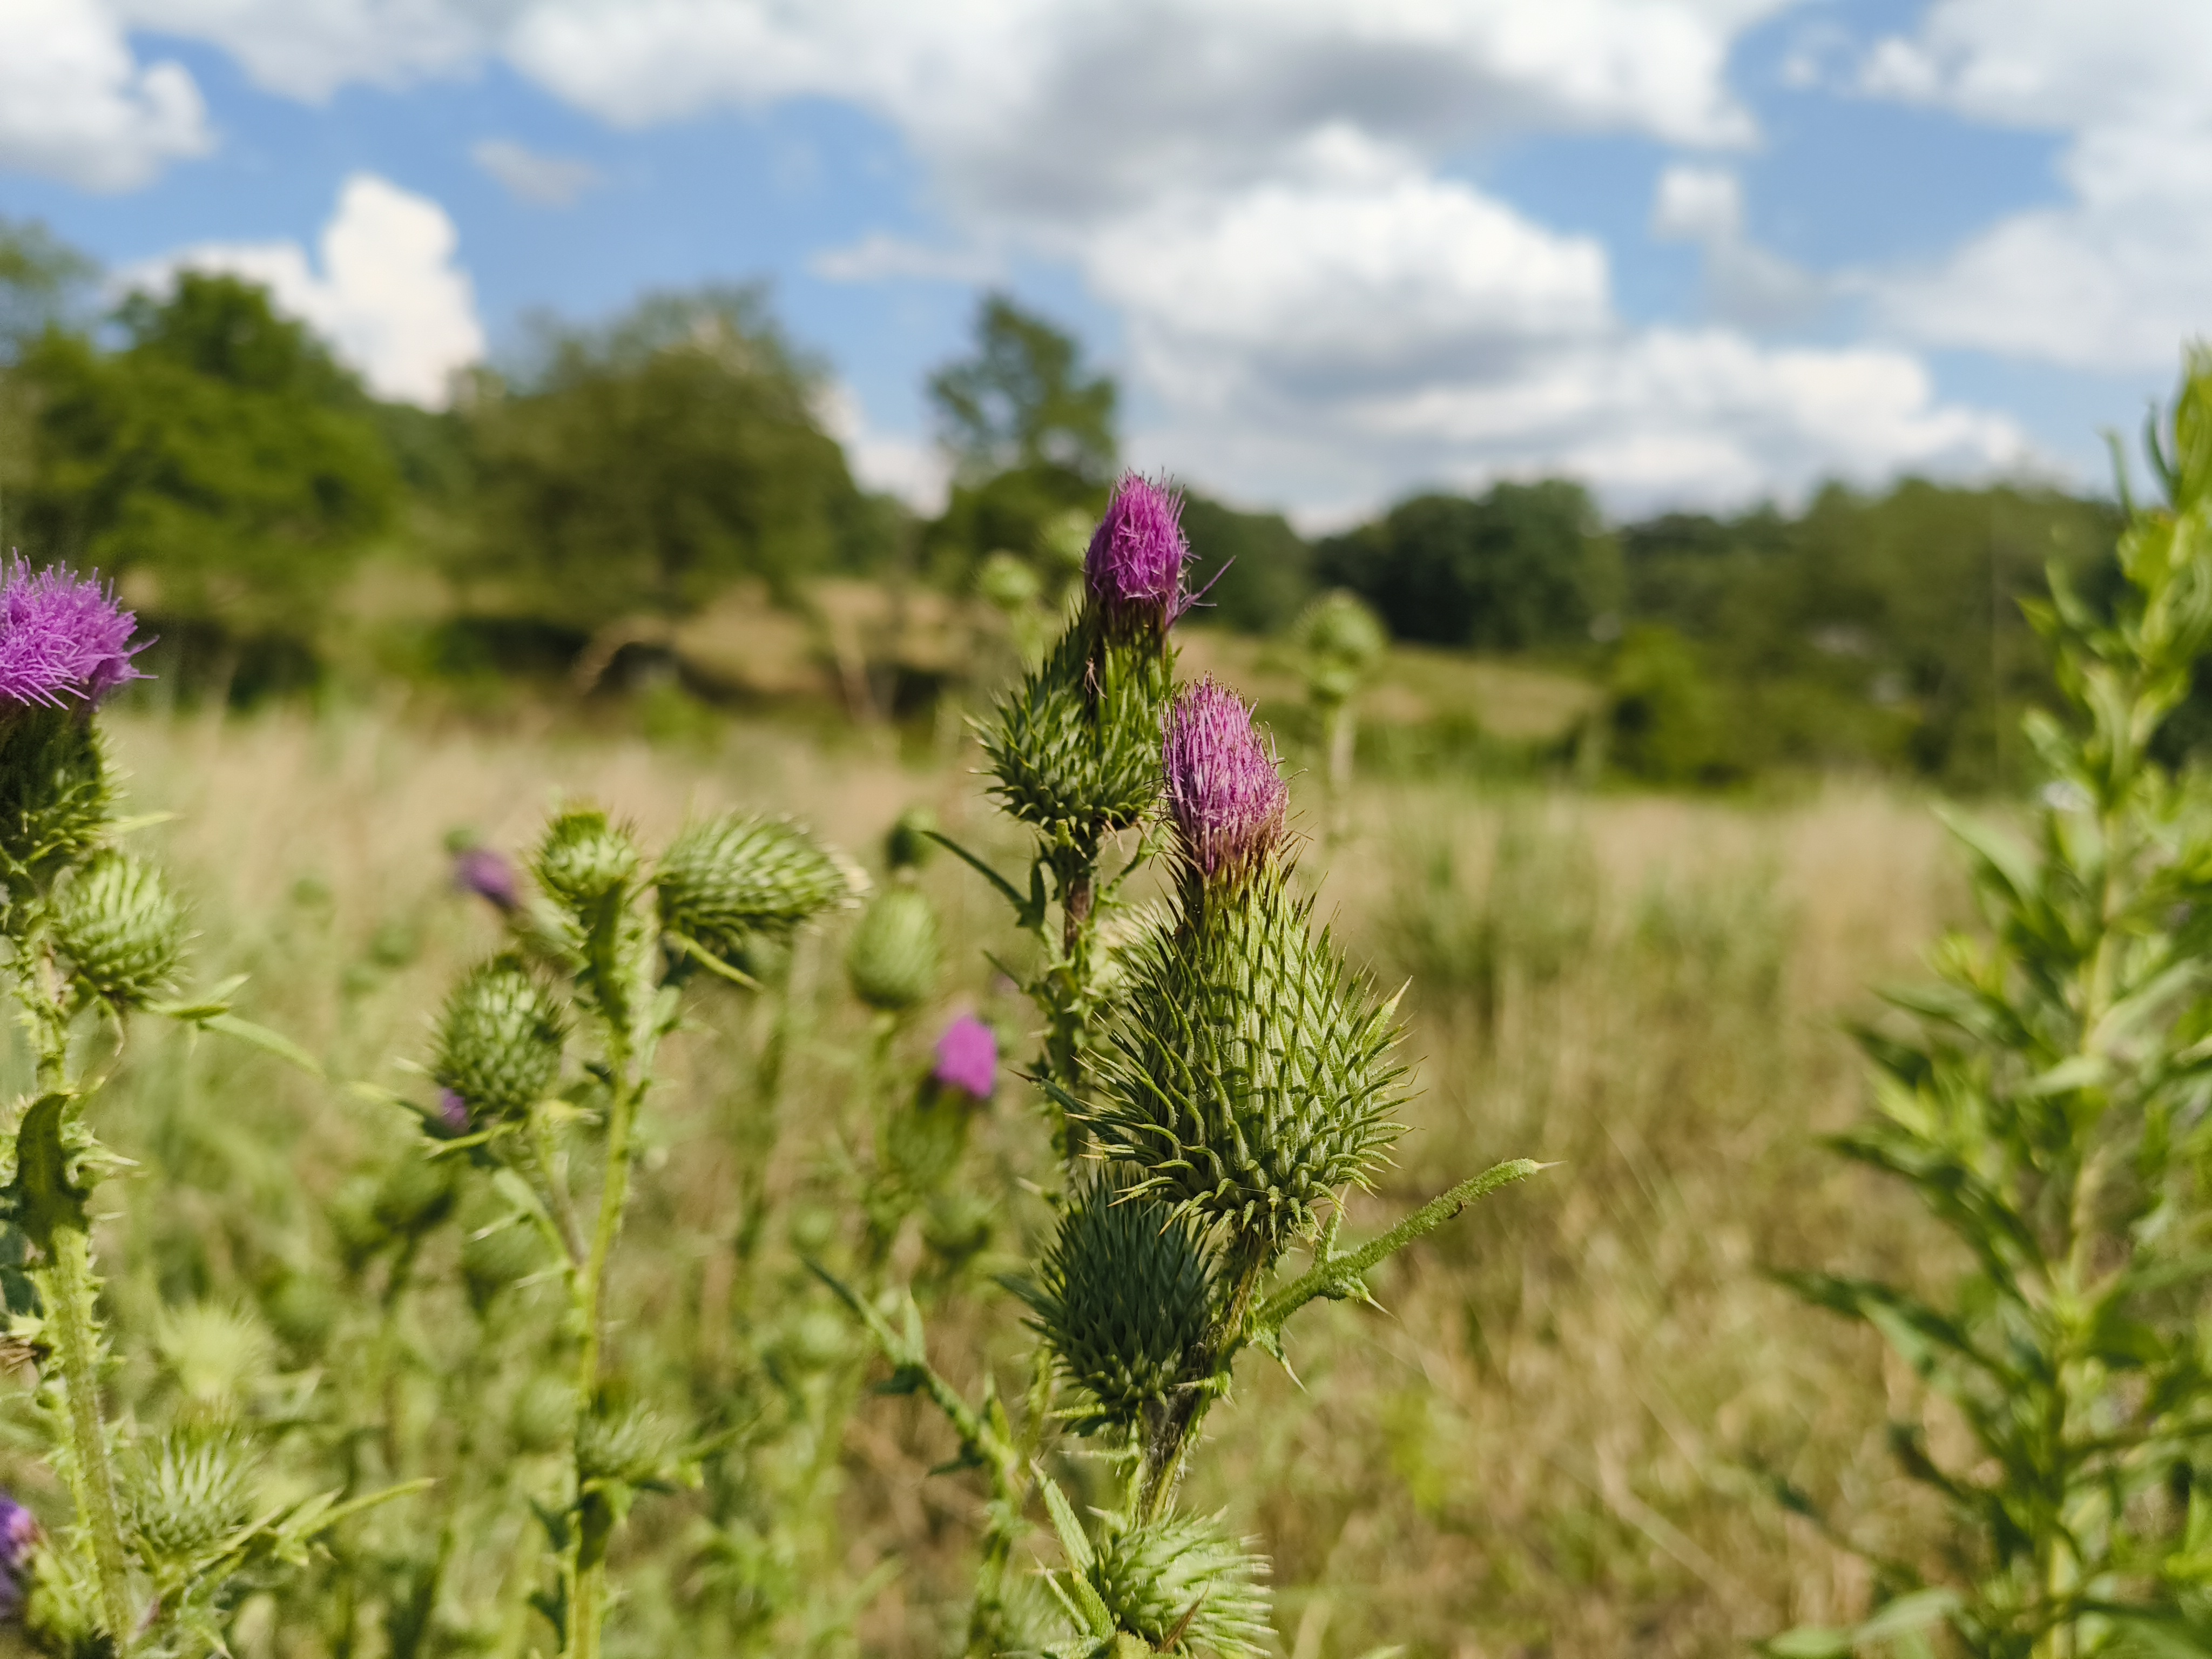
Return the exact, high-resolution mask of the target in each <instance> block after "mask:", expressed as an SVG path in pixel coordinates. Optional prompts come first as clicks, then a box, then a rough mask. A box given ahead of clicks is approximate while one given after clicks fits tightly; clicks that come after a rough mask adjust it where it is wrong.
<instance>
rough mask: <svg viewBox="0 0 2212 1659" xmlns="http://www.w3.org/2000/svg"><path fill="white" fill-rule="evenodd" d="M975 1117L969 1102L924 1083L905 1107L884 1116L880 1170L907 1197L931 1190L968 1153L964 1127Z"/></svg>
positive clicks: (929, 1083) (962, 1095)
mask: <svg viewBox="0 0 2212 1659" xmlns="http://www.w3.org/2000/svg"><path fill="white" fill-rule="evenodd" d="M974 1115H975V1101H974V1097H971V1096H969V1095H965V1094H963V1093H960V1092H959V1091H955V1090H951V1089H941V1088H939V1087H937V1086H935V1085H934V1084H933V1082H930V1081H927V1080H925V1081H924V1082H923V1084H922V1085H921V1088H920V1089H918V1090H917V1091H915V1097H914V1098H913V1099H912V1100H911V1101H910V1102H908V1103H907V1104H906V1105H904V1106H901V1107H896V1108H894V1109H892V1110H891V1111H890V1112H889V1113H887V1114H886V1115H885V1116H884V1130H883V1142H884V1152H883V1157H884V1165H885V1166H886V1167H887V1168H888V1169H890V1170H892V1171H893V1172H894V1173H895V1174H896V1176H898V1178H899V1181H900V1182H901V1184H902V1185H903V1186H904V1187H905V1188H906V1189H907V1190H908V1192H913V1193H927V1192H932V1191H933V1190H935V1189H936V1188H938V1187H939V1186H941V1185H943V1184H944V1182H945V1177H946V1176H950V1175H951V1173H952V1171H953V1170H955V1169H956V1168H957V1167H958V1165H959V1163H960V1154H961V1153H962V1152H965V1151H966V1150H967V1149H968V1121H969V1119H970V1118H971V1117H973V1116H974Z"/></svg>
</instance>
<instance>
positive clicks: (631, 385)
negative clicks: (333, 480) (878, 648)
mask: <svg viewBox="0 0 2212 1659" xmlns="http://www.w3.org/2000/svg"><path fill="white" fill-rule="evenodd" d="M545 332H546V337H545V339H544V343H543V349H542V356H543V362H542V364H541V365H540V367H538V369H537V370H536V371H535V372H534V373H533V374H529V375H527V376H526V377H525V378H523V379H522V380H520V382H519V383H518V384H517V385H515V386H512V387H506V386H501V385H500V384H498V383H496V382H493V381H488V382H486V383H485V384H484V385H483V386H482V387H481V388H480V389H479V391H478V392H477V398H476V401H475V402H474V403H473V404H472V405H471V409H470V411H469V413H470V421H471V429H472V440H473V448H474V462H475V472H476V477H477V537H476V538H475V543H474V545H473V546H472V547H471V550H469V552H468V554H467V556H466V558H465V561H464V562H462V563H460V564H459V565H458V566H457V567H456V568H455V569H454V571H453V574H454V576H455V577H456V579H457V580H459V581H461V582H462V583H463V584H464V585H465V586H467V587H468V588H470V589H471V591H475V592H478V593H479V597H478V601H477V602H478V603H479V605H483V606H486V607H489V608H490V609H493V610H495V611H504V612H507V613H513V614H520V615H527V616H533V617H541V618H544V619H547V620H550V621H556V622H561V623H569V624H573V625H575V626H579V627H581V628H584V629H587V630H588V629H595V628H598V627H599V626H602V625H604V624H605V623H609V622H611V621H614V620H617V619H619V618H622V617H627V616H630V615H633V614H635V613H637V612H640V611H645V612H661V613H669V614H680V613H683V612H685V611H690V610H693V609H695V608H696V607H697V606H698V605H701V604H702V603H703V602H704V601H705V600H706V599H708V598H710V597H712V596H713V595H714V594H715V593H716V592H720V591H721V590H722V589H723V588H725V587H726V586H729V585H730V584H731V583H732V582H733V581H736V580H739V579H741V578H747V577H750V578H755V579H757V580H763V581H765V582H767V583H768V584H769V586H771V587H772V588H774V589H775V590H776V591H778V592H785V593H787V592H791V591H792V588H793V584H794V583H795V582H796V581H797V580H799V578H801V577H802V576H807V575H812V574H819V573H822V572H825V571H833V570H854V569H861V568H867V567H869V566H870V565H871V564H872V563H874V562H878V561H879V560H880V559H881V558H882V557H883V556H884V554H885V551H886V550H885V549H884V546H883V545H882V536H883V532H884V523H883V520H882V518H881V515H880V513H878V512H877V510H876V509H874V508H872V507H870V506H869V505H868V504H867V503H866V501H864V499H863V498H862V496H861V495H860V492H859V491H858V490H857V489H855V488H854V484H853V481H852V477H851V476H850V474H849V473H848V471H847V469H846V465H845V459H844V455H843V453H842V451H841V450H840V449H839V448H838V447H837V444H836V440H834V439H832V438H831V437H829V435H827V434H826V433H825V432H824V431H823V429H822V426H821V422H820V421H819V419H818V418H817V414H816V408H817V401H818V398H819V395H820V384H821V383H820V375H819V373H818V371H817V369H816V368H814V367H813V366H812V365H811V364H810V363H808V362H806V361H805V360H804V359H803V358H801V357H800V356H798V355H797V354H796V353H795V352H794V351H793V349H792V348H791V347H790V346H789V344H788V343H786V341H785V340H784V338H783V337H782V336H781V333H780V332H779V331H777V330H776V328H775V325H774V324H773V323H772V321H771V320H770V319H769V315H768V313H767V310H766V307H765V306H764V303H763V300H762V297H761V295H759V293H758V292H757V291H756V290H752V289H736V290H728V289H708V290H705V291H702V292H701V293H698V294H692V295H658V296H654V297H652V298H649V299H647V300H646V301H643V302H641V304H640V305H639V306H638V307H636V308H635V310H634V311H632V312H631V313H629V315H628V316H626V317H624V318H623V319H619V320H617V322H615V323H613V324H612V325H609V326H607V327H605V328H603V329H599V330H595V331H591V330H571V329H560V328H556V327H553V326H551V325H548V327H547V329H546V331H545Z"/></svg>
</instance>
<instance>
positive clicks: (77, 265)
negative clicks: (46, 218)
mask: <svg viewBox="0 0 2212 1659" xmlns="http://www.w3.org/2000/svg"><path fill="white" fill-rule="evenodd" d="M99 270H100V267H99V266H98V265H97V264H94V262H93V261H92V260H91V259H90V258H88V257H87V256H86V255H84V254H82V253H80V252H77V250H76V249H75V248H73V247H71V246H69V245H68V244H67V243H65V242H63V241H61V240H59V239H58V238H57V237H56V236H55V235H54V234H53V233H52V231H50V230H48V229H47V228H46V227H45V226H44V225H42V224H40V222H38V221H36V220H35V219H33V220H28V221H13V220H8V219H0V362H12V361H14V359H15V356H16V355H17V354H18V353H19V352H20V351H21V349H22V347H23V345H24V343H26V342H27V341H29V340H33V339H35V338H37V337H38V336H39V335H40V334H41V333H42V332H44V331H46V329H47V328H48V327H50V326H52V325H55V324H58V323H59V322H60V321H61V320H62V319H64V317H65V316H66V315H67V314H68V311H69V308H70V304H71V302H72V301H74V300H75V299H76V296H77V295H79V294H80V293H82V290H83V289H84V287H85V285H86V284H87V283H89V282H91V280H92V279H93V278H94V276H97V275H98V274H99Z"/></svg>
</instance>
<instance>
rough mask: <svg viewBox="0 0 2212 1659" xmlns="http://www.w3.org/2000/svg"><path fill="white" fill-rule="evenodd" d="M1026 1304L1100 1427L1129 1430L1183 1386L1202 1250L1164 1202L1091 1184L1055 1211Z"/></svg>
mask: <svg viewBox="0 0 2212 1659" xmlns="http://www.w3.org/2000/svg"><path fill="white" fill-rule="evenodd" d="M1117 1197H1118V1198H1120V1201H1119V1202H1118V1203H1117V1202H1115V1200H1116V1198H1117ZM1028 1300H1029V1302H1030V1306H1031V1308H1032V1309H1033V1310H1035V1313H1036V1317H1035V1318H1034V1319H1033V1320H1032V1321H1031V1324H1032V1325H1033V1326H1034V1327H1035V1328H1036V1330H1037V1331H1038V1332H1039V1333H1041V1334H1042V1335H1043V1337H1044V1339H1045V1340H1046V1341H1048V1343H1050V1344H1051V1345H1052V1349H1053V1352H1055V1353H1056V1354H1058V1355H1059V1356H1060V1364H1061V1365H1062V1366H1064V1367H1065V1368H1066V1371H1067V1374H1068V1376H1070V1377H1072V1378H1073V1379H1074V1381H1075V1382H1076V1383H1079V1384H1080V1385H1081V1386H1082V1387H1083V1388H1084V1389H1085V1390H1087V1391H1088V1392H1089V1393H1090V1395H1091V1397H1092V1398H1093V1399H1095V1400H1096V1401H1097V1402H1098V1407H1099V1412H1100V1414H1101V1416H1102V1417H1103V1419H1105V1420H1107V1421H1109V1422H1112V1423H1115V1424H1120V1425H1129V1424H1133V1423H1134V1422H1135V1421H1136V1419H1137V1417H1138V1414H1139V1413H1140V1412H1141V1411H1142V1409H1143V1408H1144V1407H1145V1406H1146V1404H1147V1403H1149V1402H1150V1401H1156V1400H1161V1399H1164V1398H1165V1397H1166V1395H1168V1393H1169V1392H1170V1390H1171V1389H1174V1388H1175V1387H1176V1385H1177V1384H1178V1383H1182V1382H1183V1381H1184V1380H1186V1379H1185V1378H1184V1376H1183V1368H1184V1364H1185V1361H1186V1359H1187V1358H1188V1356H1189V1355H1190V1354H1191V1352H1192V1351H1193V1350H1194V1349H1195V1348H1196V1347H1197V1346H1199V1344H1200V1342H1201V1341H1202V1340H1204V1338H1205V1335H1206V1322H1207V1316H1208V1312H1209V1310H1210V1307H1211V1302H1212V1285H1211V1274H1210V1272H1209V1264H1208V1262H1207V1260H1206V1249H1205V1247H1204V1245H1203V1243H1201V1242H1200V1238H1199V1236H1198V1231H1197V1229H1196V1228H1194V1226H1192V1225H1191V1224H1190V1223H1189V1222H1188V1220H1186V1219H1185V1218H1182V1217H1181V1216H1179V1215H1177V1214H1176V1212H1174V1211H1173V1210H1171V1209H1170V1207H1169V1206H1167V1205H1165V1204H1164V1203H1161V1202H1160V1201H1159V1200H1156V1199H1152V1198H1149V1197H1142V1196H1139V1197H1128V1196H1126V1195H1122V1194H1116V1193H1115V1192H1114V1191H1113V1190H1111V1189H1110V1188H1106V1187H1103V1186H1095V1187H1093V1188H1091V1190H1090V1191H1088V1192H1087V1193H1085V1194H1082V1195H1081V1196H1080V1197H1079V1198H1077V1199H1075V1200H1073V1202H1071V1203H1070V1204H1069V1205H1068V1206H1067V1208H1066V1210H1064V1211H1062V1212H1061V1213H1060V1231H1058V1232H1057V1233H1056V1234H1055V1235H1054V1237H1053V1241H1052V1244H1051V1246H1050V1248H1048V1249H1047V1250H1046V1252H1045V1255H1044V1261H1043V1263H1042V1267H1041V1268H1040V1270H1039V1273H1038V1282H1037V1285H1036V1289H1035V1290H1033V1291H1030V1292H1028Z"/></svg>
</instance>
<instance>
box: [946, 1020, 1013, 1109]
mask: <svg viewBox="0 0 2212 1659" xmlns="http://www.w3.org/2000/svg"><path fill="white" fill-rule="evenodd" d="M930 1076H932V1077H933V1078H934V1079H937V1081H938V1082H939V1083H941V1084H944V1085H945V1086H946V1087H947V1088H951V1089H960V1090H964V1091H966V1092H967V1093H969V1094H971V1095H973V1096H975V1098H976V1099H978V1100H988V1099H989V1098H990V1097H991V1091H993V1090H994V1089H995V1088H997V1087H998V1086H999V1039H998V1038H997V1037H996V1036H993V1035H992V1032H991V1028H990V1027H989V1026H987V1025H986V1024H983V1022H982V1021H981V1020H980V1019H978V1018H975V1015H973V1014H963V1015H961V1016H960V1018H957V1019H956V1020H954V1021H953V1022H952V1024H950V1025H948V1026H946V1027H945V1035H944V1036H941V1037H939V1038H938V1039H937V1066H936V1069H934V1070H933V1071H932V1072H931V1073H930Z"/></svg>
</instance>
